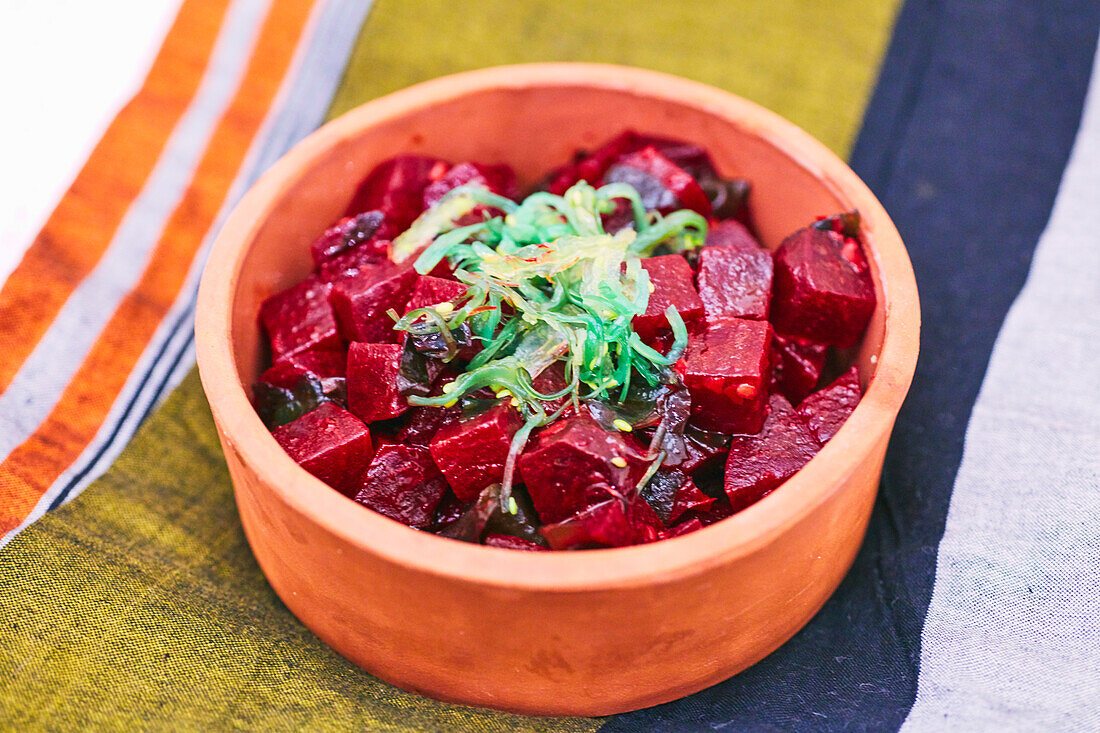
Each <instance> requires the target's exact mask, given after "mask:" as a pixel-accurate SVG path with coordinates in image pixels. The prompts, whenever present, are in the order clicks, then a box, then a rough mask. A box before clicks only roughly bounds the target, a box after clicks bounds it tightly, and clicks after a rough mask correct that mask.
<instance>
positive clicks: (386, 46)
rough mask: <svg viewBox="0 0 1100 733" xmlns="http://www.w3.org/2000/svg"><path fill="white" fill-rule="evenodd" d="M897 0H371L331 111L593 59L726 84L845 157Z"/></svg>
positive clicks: (887, 38) (877, 64)
mask: <svg viewBox="0 0 1100 733" xmlns="http://www.w3.org/2000/svg"><path fill="white" fill-rule="evenodd" d="M898 4H899V3H898V1H897V0H834V1H832V2H818V1H817V0H768V1H767V2H759V1H758V0H736V1H732V2H731V1H730V0H645V1H644V2H621V1H620V2H596V0H589V1H588V2H576V1H575V0H574V1H572V2H546V1H545V0H542V1H539V2H508V1H507V0H466V1H465V2H409V1H408V0H375V5H374V9H373V10H372V11H371V17H370V18H369V20H368V22H367V23H366V25H365V26H364V27H363V32H362V35H361V37H360V39H359V43H358V45H357V47H356V49H355V52H354V54H353V55H352V58H351V62H350V64H349V66H348V71H347V74H346V76H345V79H344V83H343V85H342V87H341V89H340V91H339V93H338V94H337V96H336V100H335V101H334V102H333V105H332V111H333V113H334V114H340V113H342V112H346V111H347V110H349V109H351V108H352V107H354V106H356V105H358V104H362V103H363V102H366V101H368V100H370V99H373V98H375V97H377V96H380V95H382V94H387V93H389V92H392V91H394V90H397V89H401V88H403V87H406V86H408V85H410V84H415V83H416V82H419V81H424V80H426V79H431V78H433V77H436V76H440V75H441V74H445V73H452V72H455V71H465V70H467V69H476V68H480V67H483V66H496V65H499V64H515V63H523V62H530V61H600V62H606V63H616V64H627V65H631V66H643V67H646V68H650V69H656V70H657V71H664V72H667V73H670V74H678V75H680V76H684V77H687V78H689V79H696V80H698V81H702V82H706V83H707V84H713V85H714V86H717V87H720V88H722V89H727V90H729V91H731V92H736V93H737V94H740V95H742V96H744V97H747V98H748V99H751V100H753V101H755V102H758V103H759V104H762V105H764V106H765V107H768V108H770V109H772V110H774V111H775V112H778V113H779V114H781V115H783V116H784V117H786V118H787V119H789V120H791V121H793V122H794V123H795V124H797V125H800V126H801V127H803V128H804V129H806V131H808V132H809V133H810V134H811V135H814V136H815V137H817V138H818V139H819V140H821V141H822V142H824V143H825V144H826V145H828V146H829V147H830V148H832V149H833V150H834V151H835V152H836V153H837V154H838V155H840V156H842V157H847V154H848V151H849V149H850V147H851V145H852V143H853V142H854V141H855V136H856V133H857V132H859V122H860V119H861V118H862V117H863V109H864V107H865V104H866V101H867V98H868V96H869V95H870V92H871V89H872V87H873V85H874V82H875V76H876V74H877V73H878V67H879V61H880V60H881V58H882V53H883V51H884V50H885V48H886V43H887V41H888V40H889V36H890V30H891V28H892V26H893V20H894V15H895V13H896V11H897V7H898Z"/></svg>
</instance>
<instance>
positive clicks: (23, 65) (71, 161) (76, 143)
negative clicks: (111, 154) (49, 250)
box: [0, 0, 181, 283]
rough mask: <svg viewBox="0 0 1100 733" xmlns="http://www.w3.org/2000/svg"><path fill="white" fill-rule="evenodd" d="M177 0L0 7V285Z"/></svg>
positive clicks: (121, 97)
mask: <svg viewBox="0 0 1100 733" xmlns="http://www.w3.org/2000/svg"><path fill="white" fill-rule="evenodd" d="M180 2H181V0H112V2H111V3H109V5H110V8H109V10H108V8H106V7H105V5H107V4H105V3H89V2H86V0H34V1H33V2H16V3H7V4H4V5H3V10H2V11H0V15H2V16H3V22H0V69H5V73H4V83H3V89H4V92H3V94H4V109H5V113H4V114H3V115H0V161H3V163H0V170H3V171H5V175H3V176H0V283H2V282H3V281H4V279H5V278H7V276H8V274H9V273H10V272H11V271H12V269H13V268H14V267H15V265H16V263H18V261H19V259H20V257H22V255H23V252H24V251H26V249H27V247H28V246H29V245H30V244H31V242H32V241H34V236H35V234H37V233H38V230H39V229H41V228H42V225H43V224H45V223H46V219H47V217H48V216H49V214H50V212H51V211H53V209H54V207H56V206H57V202H58V201H59V200H60V199H61V196H62V195H63V194H64V193H65V191H66V189H68V187H69V184H70V183H72V180H73V178H75V177H76V174H77V173H78V172H79V171H80V168H81V166H83V165H84V161H85V160H86V159H87V158H88V155H89V153H91V151H92V148H94V147H95V145H96V143H97V142H98V141H99V139H100V138H101V137H102V136H103V133H104V131H105V130H106V129H107V126H108V125H109V124H110V123H111V120H112V119H113V118H114V116H115V115H116V114H117V113H118V110H119V109H121V108H122V105H123V104H125V103H126V101H127V100H128V99H130V97H132V96H133V95H134V93H135V92H137V91H138V89H139V88H140V87H141V83H142V80H143V79H144V78H145V76H146V74H147V73H148V72H149V67H150V66H152V64H153V60H154V59H155V58H156V55H157V51H158V50H159V49H160V46H161V42H162V41H163V39H164V36H165V34H166V33H167V32H168V29H169V28H170V27H171V25H172V21H173V19H174V18H175V16H176V11H177V10H178V9H179V5H180ZM104 39H110V42H108V43H104Z"/></svg>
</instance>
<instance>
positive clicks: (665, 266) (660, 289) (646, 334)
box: [632, 255, 703, 343]
mask: <svg viewBox="0 0 1100 733" xmlns="http://www.w3.org/2000/svg"><path fill="white" fill-rule="evenodd" d="M642 267H644V268H645V271H646V272H647V273H648V274H649V284H650V285H651V286H652V287H653V290H652V292H650V294H649V305H647V306H646V309H645V313H642V314H640V315H637V316H634V320H633V321H632V325H633V326H634V330H635V331H637V333H638V335H639V336H641V337H642V340H643V341H645V342H646V343H651V342H652V341H653V340H654V339H656V338H657V336H658V335H659V334H660V333H662V332H664V331H667V330H668V329H669V325H668V318H666V317H665V310H667V309H668V307H669V306H670V305H674V306H676V310H677V311H679V312H680V318H681V319H683V321H684V323H685V324H686V325H687V326H688V330H691V331H696V330H698V326H700V325H701V324H702V320H703V302H702V301H701V300H699V294H698V293H697V292H695V284H694V283H693V282H692V280H693V279H694V274H695V273H693V272H692V271H691V265H689V264H688V263H687V260H685V259H684V258H683V256H682V255H661V256H660V257H647V258H645V259H643V260H642Z"/></svg>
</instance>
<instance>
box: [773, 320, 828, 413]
mask: <svg viewBox="0 0 1100 733" xmlns="http://www.w3.org/2000/svg"><path fill="white" fill-rule="evenodd" d="M827 351H828V347H826V346H825V344H815V343H814V342H812V341H803V340H802V339H797V338H793V337H787V336H782V335H780V334H778V333H777V334H775V338H774V339H772V352H771V359H772V374H771V381H770V387H771V391H772V392H778V393H779V394H781V395H783V396H784V397H786V398H787V401H788V402H790V403H791V404H792V405H797V404H798V403H799V402H801V401H802V400H803V399H805V397H806V395H808V394H809V393H810V392H812V391H813V389H814V387H815V386H817V381H818V380H819V379H820V378H821V370H822V369H824V368H825V357H826V353H827Z"/></svg>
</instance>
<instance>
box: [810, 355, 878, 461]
mask: <svg viewBox="0 0 1100 733" xmlns="http://www.w3.org/2000/svg"><path fill="white" fill-rule="evenodd" d="M862 396H863V389H862V388H861V387H860V385H859V371H858V370H857V369H856V368H855V367H852V368H851V369H849V370H848V371H846V372H845V373H844V374H842V375H841V376H840V377H839V378H838V379H837V380H836V381H835V382H833V383H832V384H830V385H829V386H828V387H826V388H824V389H822V390H819V391H817V392H814V393H813V394H812V395H810V396H809V397H807V398H806V399H804V400H802V404H800V405H799V406H798V414H799V415H801V416H802V418H803V419H804V420H805V421H806V424H807V425H808V426H809V427H810V432H812V433H813V434H814V435H815V436H816V437H817V439H818V440H820V441H821V444H822V445H825V444H826V443H828V442H829V440H830V439H832V437H833V436H834V435H836V431H838V430H840V426H841V425H843V424H844V421H845V420H847V419H848V416H849V415H851V414H852V410H854V409H856V405H857V404H858V403H859V398H860V397H862Z"/></svg>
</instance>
